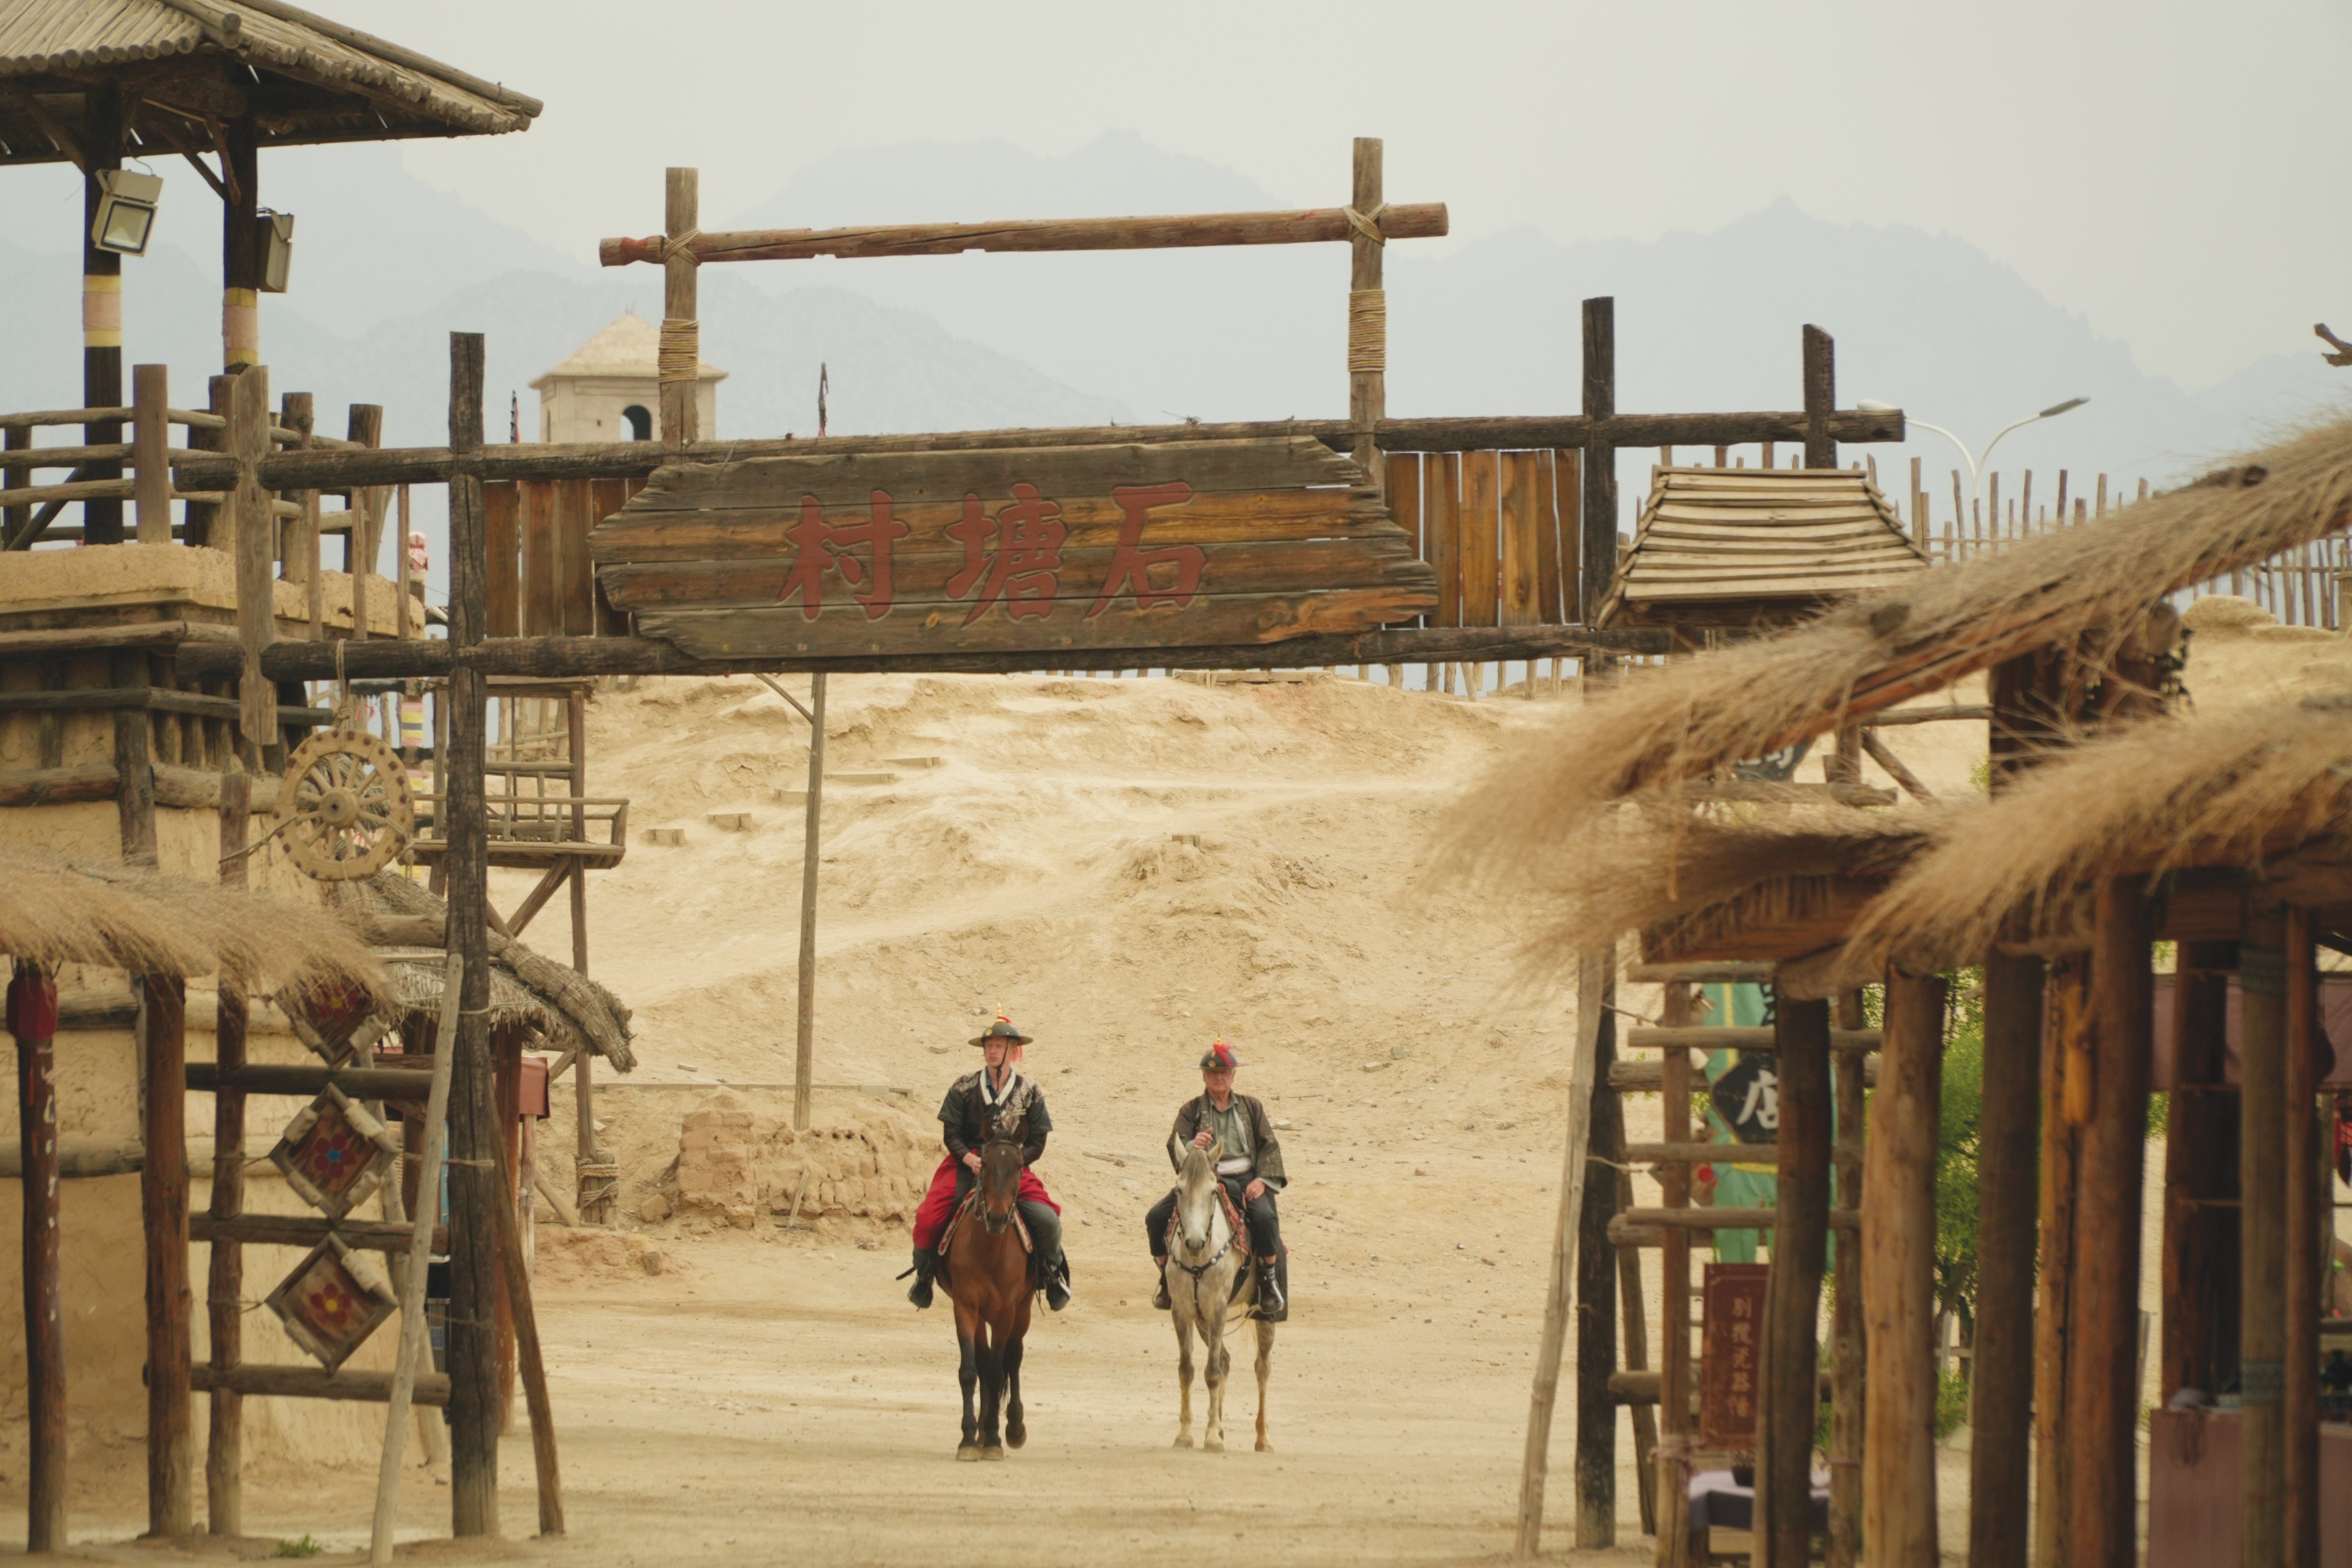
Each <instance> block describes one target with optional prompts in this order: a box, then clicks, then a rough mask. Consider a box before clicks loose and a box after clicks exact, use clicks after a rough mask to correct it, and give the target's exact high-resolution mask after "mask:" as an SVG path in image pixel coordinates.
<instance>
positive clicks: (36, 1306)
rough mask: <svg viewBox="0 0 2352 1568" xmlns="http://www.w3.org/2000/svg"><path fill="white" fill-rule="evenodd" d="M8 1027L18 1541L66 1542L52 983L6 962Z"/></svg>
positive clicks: (60, 1545) (30, 1544) (48, 1546)
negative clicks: (16, 1174) (17, 1325)
mask: <svg viewBox="0 0 2352 1568" xmlns="http://www.w3.org/2000/svg"><path fill="white" fill-rule="evenodd" d="M8 1031H9V1032H10V1033H11V1034H13V1035H15V1036H16V1118H17V1120H16V1127H17V1134H16V1135H17V1137H18V1138H19V1139H20V1140H22V1142H21V1144H20V1145H19V1146H20V1147H21V1148H22V1149H23V1151H24V1162H25V1174H24V1179H23V1184H22V1186H23V1191H24V1237H23V1239H24V1270H25V1277H24V1286H25V1408H26V1427H27V1429H28V1436H29V1437H30V1441H31V1448H32V1453H31V1471H30V1474H29V1475H28V1476H27V1478H26V1493H27V1496H26V1523H25V1532H26V1533H25V1549H26V1551H27V1552H61V1551H63V1550H64V1549H65V1544H66V1348H65V1305H64V1290H63V1284H62V1277H61V1270H60V1268H59V1264H58V1066H57V1051H56V1049H55V1042H56V1037H57V1032H58V983H57V980H56V978H55V977H52V976H51V975H50V974H48V972H47V971H46V970H44V969H42V968H41V967H39V966H38V965H35V964H28V963H26V962H25V961H24V960H22V959H18V960H17V962H16V975H15V977H13V978H12V979H11V980H10V981H9V985H8Z"/></svg>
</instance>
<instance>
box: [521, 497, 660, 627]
mask: <svg viewBox="0 0 2352 1568" xmlns="http://www.w3.org/2000/svg"><path fill="white" fill-rule="evenodd" d="M643 487H644V481H642V480H638V479H559V480H535V479H524V480H504V481H499V482H498V483H494V484H488V485H485V486H482V506H483V511H484V513H485V520H486V523H487V526H488V534H489V550H490V559H489V572H488V598H489V615H488V622H489V628H488V631H489V635H491V636H493V637H621V636H626V635H627V634H628V621H627V618H626V617H625V616H624V615H622V614H620V613H619V612H616V611H614V609H613V607H612V606H611V605H609V604H607V603H605V602H604V595H603V594H601V593H599V592H598V591H597V590H596V569H595V563H594V562H593V560H591V559H589V555H588V533H589V530H590V529H592V528H594V527H595V526H596V525H597V524H598V523H599V522H601V521H603V520H604V518H605V517H610V516H611V515H612V514H613V513H614V512H617V511H619V510H620V509H621V506H622V504H623V503H624V502H625V501H626V500H627V499H628V498H629V497H631V496H634V495H635V494H636V493H637V491H638V490H640V489H642V488H643Z"/></svg>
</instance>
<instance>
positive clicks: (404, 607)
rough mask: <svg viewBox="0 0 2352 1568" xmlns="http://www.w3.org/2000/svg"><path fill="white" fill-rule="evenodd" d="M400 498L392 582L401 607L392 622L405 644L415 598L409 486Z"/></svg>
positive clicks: (394, 541) (402, 489) (408, 633)
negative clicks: (410, 556)
mask: <svg viewBox="0 0 2352 1568" xmlns="http://www.w3.org/2000/svg"><path fill="white" fill-rule="evenodd" d="M399 497H400V523H399V526H398V527H397V528H394V530H393V532H394V539H393V547H392V561H393V580H392V582H393V597H394V599H395V600H396V601H398V602H399V605H400V613H399V614H397V615H395V616H394V617H393V621H392V634H393V635H394V637H397V638H400V639H401V640H402V641H404V642H405V641H406V640H407V639H408V637H409V636H410V632H409V630H408V601H409V600H410V599H411V598H413V597H414V595H413V594H412V593H411V592H410V591H409V586H408V581H409V578H408V574H409V564H408V486H405V485H403V486H401V487H400V490H399Z"/></svg>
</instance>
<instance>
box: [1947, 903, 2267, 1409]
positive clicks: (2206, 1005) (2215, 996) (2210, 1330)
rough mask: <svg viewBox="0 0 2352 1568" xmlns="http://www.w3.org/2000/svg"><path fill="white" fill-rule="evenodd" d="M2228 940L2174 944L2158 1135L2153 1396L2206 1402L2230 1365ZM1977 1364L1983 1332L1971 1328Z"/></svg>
mask: <svg viewBox="0 0 2352 1568" xmlns="http://www.w3.org/2000/svg"><path fill="white" fill-rule="evenodd" d="M2237 963H2238V947H2237V944H2236V943H2234V942H2183V943H2181V944H2180V945H2179V950H2178V956H2177V957H2176V959H2175V962H2174V965H2173V978H2172V1040H2173V1047H2172V1083H2173V1089H2174V1092H2173V1095H2172V1100H2171V1107H2170V1114H2169V1116H2168V1120H2167V1125H2166V1129H2165V1147H2164V1160H2165V1173H2164V1200H2165V1208H2164V1260H2163V1282H2162V1290H2161V1297H2160V1299H2161V1300H2162V1301H2163V1303H2164V1322H2163V1332H2162V1334H2161V1337H2160V1340H2159V1349H2158V1375H2157V1397H2158V1402H2159V1403H2161V1402H2163V1401H2167V1400H2169V1399H2170V1398H2171V1397H2172V1396H2173V1395H2175V1394H2177V1393H2178V1392H2179V1391H2180V1390H2181V1389H2183V1388H2194V1389H2198V1390H2200V1392H2202V1393H2204V1394H2207V1395H2209V1396H2210V1395H2211V1394H2213V1393H2215V1392H2216V1391H2218V1390H2220V1389H2221V1388H2222V1387H2224V1386H2226V1385H2228V1384H2229V1383H2230V1382H2231V1381H2233V1380H2234V1378H2235V1376H2236V1372H2237V1364H2238V1289H2239V1287H2238V1218H2239V1213H2238V1203H2237V1199H2238V1197H2239V1192H2238V1163H2239V1152H2238V1096H2237V1095H2236V1094H2234V1093H2195V1092H2182V1091H2184V1090H2191V1089H2193V1088H2194V1087H2196V1086H2199V1085H2208V1084H2218V1083H2220V1082H2222V1075H2223V1071H2224V1065H2225V1058H2226V1055H2227V1039H2226V1030H2227V1019H2228V1009H2229V993H2230V975H2231V971H2233V970H2234V969H2235V968H2236V967H2237ZM1978 1361H1979V1365H1981V1364H1982V1361H1983V1351H1982V1330H1981V1328H1979V1351H1978Z"/></svg>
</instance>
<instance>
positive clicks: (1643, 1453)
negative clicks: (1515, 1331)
mask: <svg viewBox="0 0 2352 1568" xmlns="http://www.w3.org/2000/svg"><path fill="white" fill-rule="evenodd" d="M1614 1157H1615V1158H1616V1160H1617V1168H1616V1170H1615V1171H1614V1172H1613V1173H1612V1175H1614V1176H1615V1177H1616V1180H1615V1181H1613V1182H1612V1183H1611V1186H1612V1188H1613V1189H1614V1196H1615V1198H1616V1205H1617V1208H1618V1210H1619V1212H1621V1213H1622V1211H1624V1210H1626V1209H1629V1208H1631V1207H1633V1172H1632V1171H1630V1170H1628V1169H1627V1168H1626V1166H1625V1118H1624V1115H1623V1104H1622V1101H1621V1102H1620V1104H1619V1115H1618V1118H1617V1154H1616V1155H1615V1156H1614ZM1612 1218H1613V1216H1612ZM1613 1250H1614V1251H1615V1253H1616V1255H1617V1312H1618V1319H1619V1322H1620V1323H1621V1324H1622V1328H1621V1330H1620V1333H1621V1337H1622V1339H1623V1340H1624V1342H1625V1354H1624V1363H1625V1370H1626V1371H1628V1372H1647V1371H1649V1370H1650V1334H1649V1327H1650V1325H1649V1319H1648V1315H1647V1313H1648V1309H1647V1305H1646V1301H1645V1293H1644V1292H1643V1289H1642V1252H1641V1249H1639V1248H1636V1247H1618V1248H1615V1249H1613ZM1614 1370H1615V1369H1614V1368H1612V1374H1613V1372H1614ZM1612 1403H1614V1398H1613V1396H1612ZM1657 1452H1658V1413H1657V1411H1656V1410H1655V1409H1654V1408H1652V1407H1651V1406H1647V1405H1636V1406H1633V1490H1634V1495H1635V1499H1636V1500H1637V1501H1638V1502H1639V1504H1640V1506H1641V1511H1642V1533H1643V1534H1644V1535H1655V1534H1657V1533H1658V1478H1657V1474H1656V1470H1655V1463H1656V1459H1657Z"/></svg>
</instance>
